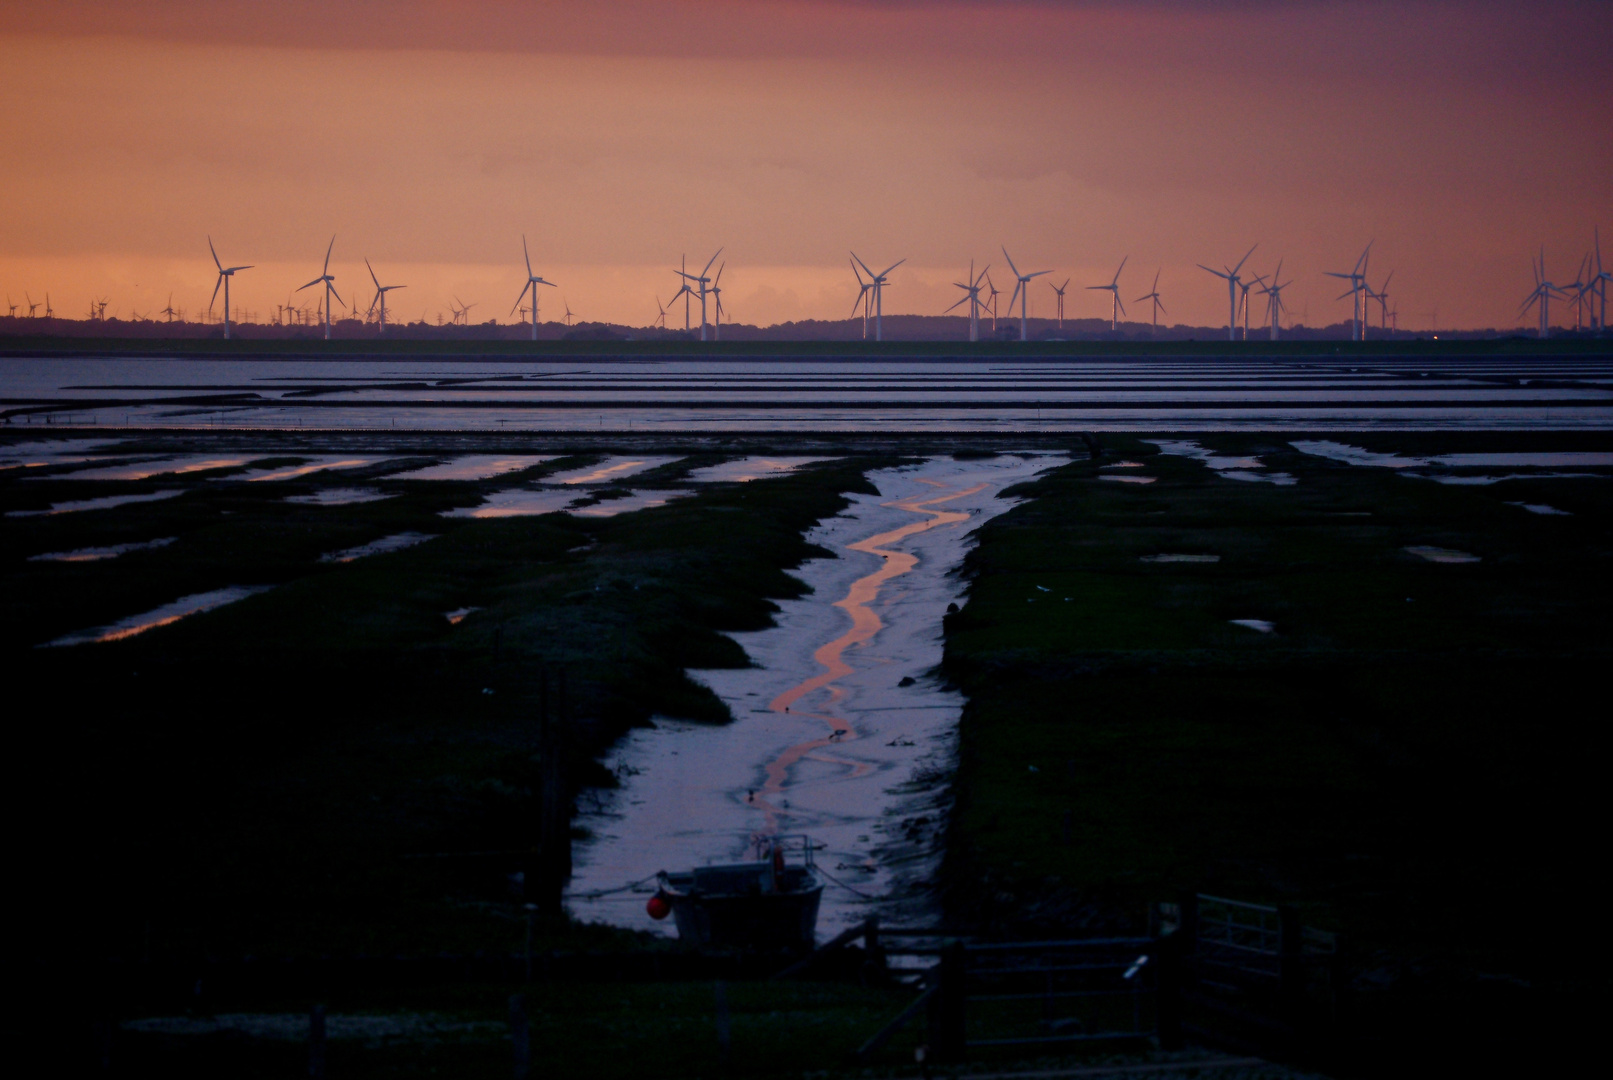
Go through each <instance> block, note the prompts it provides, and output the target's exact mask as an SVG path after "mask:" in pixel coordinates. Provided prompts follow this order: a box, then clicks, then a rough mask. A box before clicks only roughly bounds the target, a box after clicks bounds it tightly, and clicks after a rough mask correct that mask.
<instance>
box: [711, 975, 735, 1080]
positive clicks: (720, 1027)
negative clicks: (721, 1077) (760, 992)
mask: <svg viewBox="0 0 1613 1080" xmlns="http://www.w3.org/2000/svg"><path fill="white" fill-rule="evenodd" d="M715 994H716V999H717V1064H718V1065H719V1066H720V1067H721V1069H722V1071H723V1072H727V1071H728V1069H729V1067H730V1066H731V1065H732V1064H733V1060H734V1032H733V1025H732V1023H731V1021H730V1017H729V1015H728V984H727V983H725V982H721V981H718V983H717V984H716V987H715Z"/></svg>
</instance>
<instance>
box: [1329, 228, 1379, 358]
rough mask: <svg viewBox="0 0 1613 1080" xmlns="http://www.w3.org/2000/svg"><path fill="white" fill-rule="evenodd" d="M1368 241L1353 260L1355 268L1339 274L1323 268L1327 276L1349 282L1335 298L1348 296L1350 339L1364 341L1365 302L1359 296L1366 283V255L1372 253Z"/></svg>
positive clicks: (1370, 243)
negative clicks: (1357, 257) (1347, 287)
mask: <svg viewBox="0 0 1613 1080" xmlns="http://www.w3.org/2000/svg"><path fill="white" fill-rule="evenodd" d="M1375 242H1376V241H1372V242H1369V243H1368V244H1367V246H1366V249H1365V250H1364V251H1362V252H1361V257H1360V258H1359V259H1357V260H1355V269H1354V270H1352V271H1351V272H1350V273H1348V274H1341V273H1338V272H1336V271H1333V270H1324V271H1323V273H1324V274H1326V275H1327V276H1328V277H1336V278H1341V279H1343V280H1345V281H1348V282H1349V283H1350V291H1349V292H1342V293H1339V295H1338V297H1337V299H1340V300H1343V299H1344V298H1345V297H1346V296H1348V297H1349V298H1350V340H1351V341H1365V340H1366V339H1367V327H1366V318H1365V316H1366V303H1365V301H1363V300H1362V298H1361V290H1362V289H1364V288H1366V283H1367V256H1368V255H1370V254H1371V253H1372V244H1373V243H1375Z"/></svg>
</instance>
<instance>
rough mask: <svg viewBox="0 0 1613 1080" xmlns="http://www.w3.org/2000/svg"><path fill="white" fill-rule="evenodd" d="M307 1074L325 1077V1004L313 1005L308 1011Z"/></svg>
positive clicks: (317, 1079)
mask: <svg viewBox="0 0 1613 1080" xmlns="http://www.w3.org/2000/svg"><path fill="white" fill-rule="evenodd" d="M308 1075H309V1076H310V1077H312V1078H313V1080H324V1077H325V1006H323V1005H315V1006H314V1007H313V1009H312V1010H311V1011H310V1012H309V1013H308Z"/></svg>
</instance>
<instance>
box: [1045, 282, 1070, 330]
mask: <svg viewBox="0 0 1613 1080" xmlns="http://www.w3.org/2000/svg"><path fill="white" fill-rule="evenodd" d="M1047 286H1048V288H1050V289H1052V290H1053V295H1054V296H1056V297H1058V313H1059V315H1058V318H1059V329H1060V330H1063V329H1064V290H1065V289H1068V288H1069V287H1070V279H1069V278H1065V279H1064V284H1063V285H1054V284H1053V283H1052V282H1051V281H1049V282H1048V283H1047Z"/></svg>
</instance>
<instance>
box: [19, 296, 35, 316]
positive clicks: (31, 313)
mask: <svg viewBox="0 0 1613 1080" xmlns="http://www.w3.org/2000/svg"><path fill="white" fill-rule="evenodd" d="M22 295H23V296H24V297H25V298H26V299H27V301H28V317H29V318H30V319H31V318H33V317H34V312H36V311H38V310H39V305H38V304H37V303H35V302H34V298H33V296H32V295H30V294H28V293H23V294H22Z"/></svg>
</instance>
